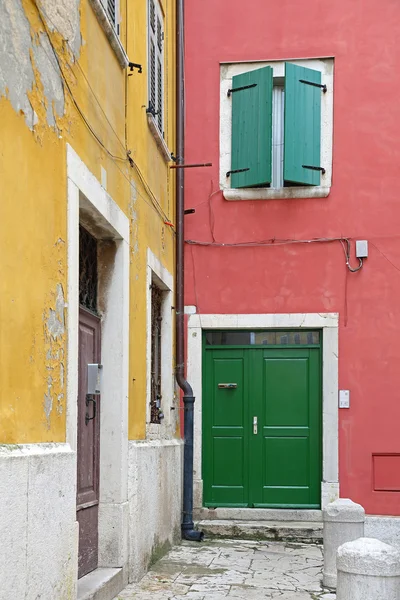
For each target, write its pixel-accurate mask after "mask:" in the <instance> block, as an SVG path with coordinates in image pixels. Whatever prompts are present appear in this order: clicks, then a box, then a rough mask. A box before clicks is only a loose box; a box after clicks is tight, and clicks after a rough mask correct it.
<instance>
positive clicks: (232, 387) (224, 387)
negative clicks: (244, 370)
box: [218, 383, 237, 390]
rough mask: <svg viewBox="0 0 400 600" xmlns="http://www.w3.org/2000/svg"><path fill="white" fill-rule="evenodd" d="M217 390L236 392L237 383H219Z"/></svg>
mask: <svg viewBox="0 0 400 600" xmlns="http://www.w3.org/2000/svg"><path fill="white" fill-rule="evenodd" d="M218 388H219V389H220V390H236V388H237V383H219V384H218Z"/></svg>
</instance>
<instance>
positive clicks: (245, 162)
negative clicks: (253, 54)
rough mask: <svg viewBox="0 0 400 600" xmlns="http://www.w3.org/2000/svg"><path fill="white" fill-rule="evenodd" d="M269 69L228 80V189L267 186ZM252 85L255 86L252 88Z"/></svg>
mask: <svg viewBox="0 0 400 600" xmlns="http://www.w3.org/2000/svg"><path fill="white" fill-rule="evenodd" d="M272 81H273V80H272V68H271V67H263V68H262V69H256V70H255V71H249V72H247V73H242V74H241V75H236V76H234V77H233V78H232V90H235V89H237V88H242V87H245V88H246V86H254V87H249V88H246V89H243V90H239V91H237V92H232V94H231V98H232V153H231V170H232V171H236V170H240V169H248V170H246V171H243V172H241V173H232V174H231V187H232V188H244V187H258V186H264V185H268V184H270V183H271V163H272ZM254 84H255V85H254Z"/></svg>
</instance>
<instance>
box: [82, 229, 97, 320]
mask: <svg viewBox="0 0 400 600" xmlns="http://www.w3.org/2000/svg"><path fill="white" fill-rule="evenodd" d="M97 284H98V278H97V240H96V238H94V237H93V236H92V235H90V233H89V232H88V231H86V229H85V228H84V227H82V226H79V304H80V305H81V306H83V307H84V308H87V309H88V310H90V311H91V312H93V313H96V314H97Z"/></svg>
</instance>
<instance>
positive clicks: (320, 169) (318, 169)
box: [301, 165, 326, 175]
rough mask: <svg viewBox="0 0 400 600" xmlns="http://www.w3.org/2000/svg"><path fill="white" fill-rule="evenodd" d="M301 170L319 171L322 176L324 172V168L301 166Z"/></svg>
mask: <svg viewBox="0 0 400 600" xmlns="http://www.w3.org/2000/svg"><path fill="white" fill-rule="evenodd" d="M301 166H302V167H303V169H310V170H311V171H321V173H322V175H325V173H326V171H325V169H324V167H311V166H310V165H301Z"/></svg>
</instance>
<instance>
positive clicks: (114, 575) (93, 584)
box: [77, 568, 125, 600]
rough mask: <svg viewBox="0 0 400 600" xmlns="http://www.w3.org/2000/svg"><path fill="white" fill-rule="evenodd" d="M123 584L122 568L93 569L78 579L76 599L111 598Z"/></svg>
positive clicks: (106, 599)
mask: <svg viewBox="0 0 400 600" xmlns="http://www.w3.org/2000/svg"><path fill="white" fill-rule="evenodd" d="M124 584H125V582H124V577H123V571H122V569H106V568H98V569H95V570H94V571H92V572H91V573H88V575H85V576H84V577H82V579H79V580H78V596H77V600H112V599H113V598H115V596H116V595H117V594H118V593H119V592H120V591H121V590H122V589H123V587H124Z"/></svg>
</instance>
